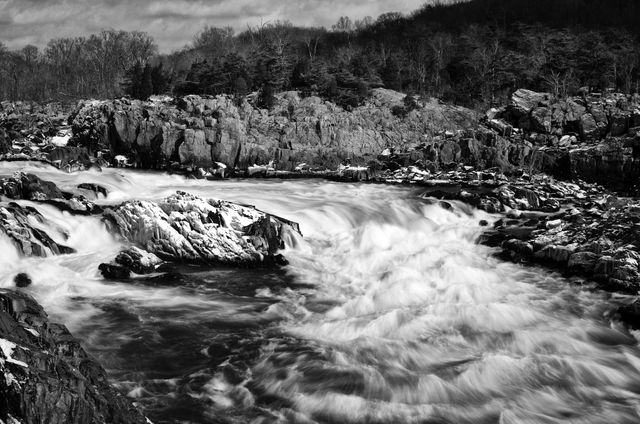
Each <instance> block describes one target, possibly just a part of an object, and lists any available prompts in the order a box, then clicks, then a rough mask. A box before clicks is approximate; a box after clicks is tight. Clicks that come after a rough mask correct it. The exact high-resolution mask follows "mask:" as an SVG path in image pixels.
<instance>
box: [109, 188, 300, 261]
mask: <svg viewBox="0 0 640 424" xmlns="http://www.w3.org/2000/svg"><path fill="white" fill-rule="evenodd" d="M104 217H105V221H106V222H107V224H108V226H109V227H110V228H111V230H112V231H113V232H114V233H116V234H118V235H119V236H121V237H122V238H124V239H126V240H127V241H129V242H131V243H134V244H136V245H137V246H139V247H141V248H143V249H145V250H147V251H148V252H151V253H153V254H155V255H157V256H159V257H160V258H162V259H164V260H168V261H187V262H198V263H209V264H227V265H250V264H270V263H272V262H274V261H277V260H276V259H277V258H276V257H275V252H276V251H277V249H278V248H279V246H281V245H282V239H283V237H284V235H285V233H286V232H287V231H298V228H297V225H296V224H294V223H291V222H289V221H286V220H282V219H279V218H276V217H274V216H270V215H268V214H265V213H264V212H261V211H258V210H256V209H254V208H252V207H248V206H240V205H237V204H234V203H229V202H223V201H214V200H210V201H205V200H203V199H201V198H199V197H196V196H192V195H190V194H187V193H184V192H178V193H177V194H175V195H173V196H171V197H169V198H167V199H165V200H164V201H162V202H159V203H154V202H148V201H129V202H125V203H123V204H122V205H120V206H118V207H116V208H114V209H108V210H106V211H105V214H104ZM122 262H123V263H126V261H125V260H123V261H122Z"/></svg>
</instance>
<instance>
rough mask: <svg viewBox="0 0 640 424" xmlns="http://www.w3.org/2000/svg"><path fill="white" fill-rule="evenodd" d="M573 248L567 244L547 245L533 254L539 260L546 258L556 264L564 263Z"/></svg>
mask: <svg viewBox="0 0 640 424" xmlns="http://www.w3.org/2000/svg"><path fill="white" fill-rule="evenodd" d="M574 250H575V248H571V247H569V246H562V245H549V246H545V247H543V248H542V249H540V250H539V251H537V252H535V254H534V255H535V257H536V258H537V259H539V260H543V261H545V260H548V261H551V262H553V263H556V264H558V265H566V264H567V262H568V261H569V257H570V256H571V254H572V253H573V251H574Z"/></svg>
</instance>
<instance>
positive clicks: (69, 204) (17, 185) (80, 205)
mask: <svg viewBox="0 0 640 424" xmlns="http://www.w3.org/2000/svg"><path fill="white" fill-rule="evenodd" d="M0 195H4V196H6V197H8V198H9V199H16V200H18V199H24V200H33V201H37V202H45V203H48V204H52V205H54V206H57V207H58V208H60V209H62V210H66V211H69V212H72V213H78V214H94V213H100V212H101V211H102V208H100V207H99V206H98V205H96V204H95V203H93V202H91V201H89V200H88V199H87V198H85V197H84V196H83V195H75V194H72V193H65V192H63V191H61V190H60V189H59V188H58V187H57V186H56V185H55V183H53V182H51V181H44V180H42V179H40V177H38V176H37V175H33V174H26V173H23V172H18V173H16V174H15V175H14V176H13V177H11V178H5V179H1V180H0Z"/></svg>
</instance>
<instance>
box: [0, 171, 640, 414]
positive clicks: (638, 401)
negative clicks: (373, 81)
mask: <svg viewBox="0 0 640 424" xmlns="http://www.w3.org/2000/svg"><path fill="white" fill-rule="evenodd" d="M21 166H22V164H6V163H5V164H2V165H0V174H3V175H7V174H11V173H12V172H13V171H15V170H18V169H21ZM26 170H27V171H32V172H36V173H37V174H38V175H40V176H41V177H42V178H44V179H49V180H53V181H55V182H56V183H57V184H58V185H59V186H60V187H61V188H63V189H72V188H73V187H75V186H76V185H77V184H78V183H81V182H95V183H98V184H101V185H103V186H105V187H106V188H107V189H108V190H109V192H110V194H109V196H108V198H106V199H102V200H101V201H102V202H103V203H118V202H121V201H124V200H126V199H130V198H139V199H159V198H162V197H164V196H166V195H169V194H171V193H173V192H174V191H176V190H185V191H189V192H191V193H193V194H197V195H201V196H203V197H208V198H220V199H225V200H232V201H238V202H242V203H248V204H253V205H256V206H257V207H259V208H260V209H263V210H265V211H268V212H272V213H274V214H277V215H281V216H283V217H285V218H288V219H291V220H294V221H298V222H299V223H300V224H301V230H302V232H303V234H304V238H297V239H291V240H289V243H288V246H287V249H286V251H285V252H284V253H285V255H286V257H287V258H288V259H289V261H290V265H289V266H287V267H286V268H285V269H283V270H272V271H265V270H247V269H209V268H203V267H193V266H186V265H183V266H176V267H174V269H173V270H172V271H173V272H172V273H171V274H170V275H165V276H157V277H154V278H147V279H137V280H135V281H134V282H131V281H127V282H116V283H113V282H107V281H104V280H103V279H101V277H100V276H99V273H98V272H97V267H98V264H99V263H100V262H104V261H108V260H110V259H111V258H112V257H113V256H114V254H115V253H116V252H117V251H118V249H119V248H120V247H121V246H120V244H119V243H118V242H117V241H115V240H114V239H113V238H112V237H111V236H110V235H109V234H108V233H107V232H106V230H105V228H104V227H103V225H102V224H101V223H100V220H99V218H97V217H78V216H71V215H69V214H68V213H62V212H60V211H58V210H57V209H55V208H53V207H50V206H42V205H36V207H37V208H38V209H39V210H40V211H41V212H42V213H43V215H45V216H46V217H47V218H48V219H49V220H50V221H51V222H52V223H53V225H52V228H48V230H49V232H50V233H52V234H54V235H55V236H56V237H60V239H61V240H62V237H63V234H65V233H66V234H67V235H68V236H69V239H68V240H67V241H66V242H65V243H66V244H67V245H70V246H72V247H74V248H75V249H77V251H78V253H77V254H73V255H67V256H57V257H49V258H46V259H36V258H20V257H19V256H18V254H17V253H16V251H15V249H14V248H13V247H12V246H11V245H10V244H9V243H8V242H7V241H6V240H4V239H0V252H1V253H2V255H1V257H0V270H1V271H0V285H1V286H6V287H11V286H13V281H12V280H13V277H14V276H15V274H16V273H18V272H28V273H29V275H31V276H32V278H33V281H34V283H33V285H32V286H31V287H29V288H28V289H26V290H27V291H28V292H30V293H31V294H33V295H34V296H35V297H36V298H37V299H38V300H39V301H40V302H41V303H42V304H43V305H44V306H45V308H46V309H47V310H48V311H49V313H50V314H51V315H52V316H53V317H54V318H55V319H57V320H60V321H62V322H64V323H65V324H67V325H68V326H69V327H70V329H71V330H72V331H73V332H74V333H75V334H76V335H77V336H79V337H80V338H82V339H83V341H84V343H85V345H86V346H87V348H88V350H89V351H90V352H91V353H92V354H93V355H94V356H95V357H96V358H98V359H99V360H100V361H101V363H102V364H103V365H104V366H105V367H106V368H107V370H108V371H109V373H110V375H111V377H112V378H113V381H114V382H115V384H116V385H117V386H118V387H119V388H120V389H121V390H122V391H123V392H125V393H128V395H129V396H130V397H132V398H133V399H134V400H135V401H136V402H138V403H139V404H140V405H141V406H143V407H144V408H145V412H146V414H147V415H148V416H149V418H151V419H152V420H153V421H154V422H156V423H164V422H166V423H172V422H185V423H219V422H233V423H249V422H251V423H276V422H277V423H474V424H475V423H501V424H512V423H568V422H569V423H638V422H640V350H639V349H638V342H637V340H636V339H635V338H634V336H633V335H632V334H630V333H628V332H626V331H625V330H624V329H623V328H622V326H621V325H619V324H618V323H616V322H615V321H611V320H610V319H609V318H608V313H609V312H610V311H611V310H612V309H613V308H614V307H615V301H616V300H615V299H612V298H610V297H609V296H607V295H605V294H603V293H600V292H598V291H593V290H590V291H589V290H584V289H580V288H579V287H578V286H576V285H572V284H570V283H569V282H568V281H566V280H564V279H563V278H561V277H559V276H558V275H555V274H552V273H549V272H547V271H544V270H541V269H536V268H523V267H520V266H517V265H514V264H509V263H503V262H500V261H499V260H497V259H495V258H493V257H492V256H491V253H492V251H491V250H490V249H489V248H486V247H483V246H479V245H477V244H476V243H475V240H476V239H477V237H478V235H479V234H480V232H481V227H480V226H479V221H480V220H481V219H488V220H491V219H492V218H491V217H490V216H487V215H482V214H481V213H479V212H474V211H471V210H469V209H467V208H465V207H464V206H462V205H458V204H454V207H453V208H452V209H450V210H447V209H444V208H442V207H440V206H438V205H437V204H434V202H431V201H429V200H428V199H426V200H425V199H421V198H420V196H419V194H420V193H419V192H417V191H416V190H411V189H407V188H399V187H390V186H381V185H357V184H337V183H330V182H324V181H264V180H250V181H242V180H241V181H221V182H209V181H194V180H186V179H184V178H182V177H179V176H169V175H162V174H157V173H156V174H153V173H143V172H134V171H122V170H111V169H110V170H105V171H104V172H102V173H98V172H84V173H79V174H64V173H61V172H59V171H55V170H53V169H51V168H48V167H45V166H40V165H29V166H27V167H26ZM25 203H28V202H25Z"/></svg>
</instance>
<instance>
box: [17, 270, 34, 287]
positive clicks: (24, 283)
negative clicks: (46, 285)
mask: <svg viewBox="0 0 640 424" xmlns="http://www.w3.org/2000/svg"><path fill="white" fill-rule="evenodd" d="M13 282H14V283H16V287H18V288H25V287H29V286H30V285H31V277H29V275H27V274H25V273H24V272H21V273H20V274H17V275H16V276H15V277H14V278H13Z"/></svg>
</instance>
